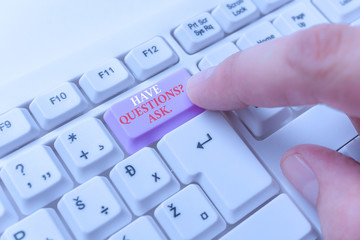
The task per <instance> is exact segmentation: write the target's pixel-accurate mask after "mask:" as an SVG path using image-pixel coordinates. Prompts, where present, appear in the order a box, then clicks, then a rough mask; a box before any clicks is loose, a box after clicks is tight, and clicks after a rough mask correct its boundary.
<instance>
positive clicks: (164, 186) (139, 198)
mask: <svg viewBox="0 0 360 240" xmlns="http://www.w3.org/2000/svg"><path fill="white" fill-rule="evenodd" d="M110 177H111V180H112V181H113V183H114V185H115V186H116V187H117V189H118V190H119V192H120V193H121V195H122V196H123V197H124V199H125V201H126V202H127V204H128V205H129V207H130V208H131V210H132V211H133V213H135V214H136V215H138V216H139V215H142V214H144V213H145V212H147V211H148V210H150V209H151V208H153V207H155V206H156V205H157V204H159V203H160V202H162V201H163V200H165V199H166V198H168V197H169V196H171V195H172V194H174V193H175V192H177V191H178V190H179V189H180V184H179V183H178V182H177V180H176V179H175V177H174V176H173V175H172V174H171V173H170V171H169V170H168V169H167V167H166V166H165V164H164V163H163V162H162V160H161V158H160V156H159V154H158V153H157V152H156V151H155V150H154V149H152V148H147V147H146V148H143V149H141V150H140V151H138V152H136V153H135V154H134V155H132V156H130V157H128V158H127V159H125V160H123V161H121V162H120V163H118V164H117V165H116V166H115V167H114V169H113V170H112V171H111V172H110Z"/></svg>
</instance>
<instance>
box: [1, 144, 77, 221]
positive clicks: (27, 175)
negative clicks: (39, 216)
mask: <svg viewBox="0 0 360 240" xmlns="http://www.w3.org/2000/svg"><path fill="white" fill-rule="evenodd" d="M0 176H1V179H2V181H3V182H4V185H5V186H6V188H7V189H8V191H9V192H10V194H11V196H12V197H13V199H14V201H15V202H16V204H17V206H18V207H19V209H20V211H21V212H22V213H23V214H29V213H31V212H33V211H35V210H36V209H38V208H41V207H43V206H45V205H47V204H49V203H50V202H52V201H54V200H55V199H57V198H58V197H60V196H61V195H62V194H64V193H65V192H67V191H69V190H70V189H71V188H72V186H73V183H72V181H71V180H70V178H69V176H68V175H67V173H66V172H65V170H64V169H63V167H62V166H61V164H60V163H59V160H58V159H57V157H56V156H55V154H54V152H53V151H52V150H51V148H50V147H47V146H36V147H33V148H31V149H28V150H27V151H24V152H21V153H20V154H18V155H16V156H15V157H14V158H13V159H11V160H10V161H9V162H8V163H7V164H6V165H5V166H4V167H3V169H2V171H1V173H0Z"/></svg>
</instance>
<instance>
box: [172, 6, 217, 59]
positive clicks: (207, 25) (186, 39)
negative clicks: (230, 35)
mask: <svg viewBox="0 0 360 240" xmlns="http://www.w3.org/2000/svg"><path fill="white" fill-rule="evenodd" d="M174 36H175V38H176V39H177V40H178V41H179V42H180V44H181V46H182V47H183V48H184V49H185V51H186V52H188V53H190V54H192V53H195V52H197V51H199V50H201V49H203V48H205V47H207V46H209V45H210V44H212V43H214V42H216V41H217V40H219V39H221V38H222V37H223V36H224V32H223V30H222V29H221V27H220V26H219V24H218V23H217V22H216V21H215V20H214V19H213V17H212V16H211V15H210V14H209V13H202V14H200V15H198V16H196V17H193V18H191V19H189V20H187V21H186V23H184V24H182V25H180V26H179V27H178V28H176V29H175V31H174Z"/></svg>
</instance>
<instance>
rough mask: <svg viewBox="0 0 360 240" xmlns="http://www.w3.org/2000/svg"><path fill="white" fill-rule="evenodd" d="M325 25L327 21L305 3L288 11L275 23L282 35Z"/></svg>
mask: <svg viewBox="0 0 360 240" xmlns="http://www.w3.org/2000/svg"><path fill="white" fill-rule="evenodd" d="M323 23H327V20H326V19H325V18H324V17H323V16H322V15H321V14H320V13H319V12H318V11H317V10H315V9H314V8H313V7H312V6H311V5H310V4H305V3H303V2H300V3H298V4H296V5H293V6H292V7H291V8H289V9H286V10H285V11H284V12H282V13H281V14H280V15H279V16H278V17H277V18H276V19H275V21H274V22H273V24H274V26H275V27H276V28H277V29H278V30H279V31H280V33H281V34H282V35H290V34H292V33H294V32H297V31H300V30H304V29H307V28H310V27H313V26H315V25H319V24H323Z"/></svg>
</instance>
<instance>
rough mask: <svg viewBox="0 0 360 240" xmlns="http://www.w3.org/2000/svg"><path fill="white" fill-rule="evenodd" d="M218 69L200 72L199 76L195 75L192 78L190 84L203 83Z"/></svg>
mask: <svg viewBox="0 0 360 240" xmlns="http://www.w3.org/2000/svg"><path fill="white" fill-rule="evenodd" d="M215 69H216V67H211V68H207V69H205V70H203V71H201V72H199V73H198V74H196V75H194V76H193V77H192V78H190V82H192V83H194V82H196V83H197V82H199V83H200V82H202V81H206V80H207V79H208V78H209V77H210V76H211V75H212V74H213V72H214V70H215Z"/></svg>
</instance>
